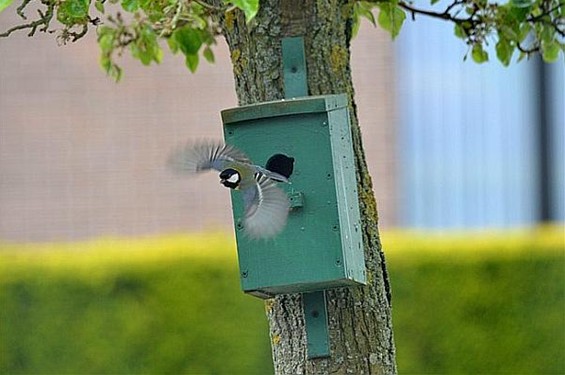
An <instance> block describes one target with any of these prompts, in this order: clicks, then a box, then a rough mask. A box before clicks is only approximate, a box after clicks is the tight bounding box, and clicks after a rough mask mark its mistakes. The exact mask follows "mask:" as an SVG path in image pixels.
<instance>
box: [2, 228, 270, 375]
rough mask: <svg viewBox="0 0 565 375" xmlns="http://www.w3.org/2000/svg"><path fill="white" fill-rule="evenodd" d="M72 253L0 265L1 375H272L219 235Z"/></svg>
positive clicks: (251, 303)
mask: <svg viewBox="0 0 565 375" xmlns="http://www.w3.org/2000/svg"><path fill="white" fill-rule="evenodd" d="M148 242H149V243H150V244H148ZM160 242H163V243H164V245H162V247H161V245H160V244H159V243H160ZM60 246H63V247H67V249H65V250H63V251H58V250H55V252H53V251H50V250H49V249H50V248H58V247H60ZM71 246H72V245H56V244H53V245H48V246H44V247H40V249H39V250H38V251H33V252H32V253H30V252H29V251H27V252H26V249H22V250H23V252H24V254H20V255H19V256H14V255H11V256H7V255H5V256H2V257H1V258H0V263H2V264H1V265H0V306H1V308H0V373H5V374H183V373H187V374H254V373H255V374H268V373H272V365H271V359H270V358H271V354H270V348H269V339H268V328H267V323H266V318H265V316H264V307H263V303H262V302H261V301H259V300H257V299H255V298H252V297H250V296H246V295H243V294H242V293H241V292H240V291H239V277H238V272H237V269H236V267H235V259H234V258H235V255H234V251H235V250H234V245H233V243H232V241H230V240H228V239H226V238H225V236H224V237H223V238H222V236H219V237H218V238H216V237H215V236H203V237H200V238H193V237H191V238H182V237H176V238H175V239H171V238H167V239H163V241H160V240H159V239H150V240H136V241H125V240H122V241H119V240H115V241H97V242H96V243H88V244H75V245H74V246H76V247H77V249H76V251H75V252H69V251H68V250H69V249H68V247H71ZM45 247H47V249H45ZM85 247H86V248H88V249H87V250H84V248H85ZM98 248H99V250H98ZM120 249H123V251H122V250H120ZM11 250H12V251H10V253H11V254H14V251H13V249H11ZM81 250H82V251H81ZM161 252H162V253H161Z"/></svg>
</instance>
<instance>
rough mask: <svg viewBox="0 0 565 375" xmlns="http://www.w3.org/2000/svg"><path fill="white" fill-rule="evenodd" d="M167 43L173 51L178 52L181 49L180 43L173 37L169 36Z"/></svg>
mask: <svg viewBox="0 0 565 375" xmlns="http://www.w3.org/2000/svg"><path fill="white" fill-rule="evenodd" d="M167 44H168V45H169V49H170V50H171V52H172V53H173V55H174V54H176V53H177V52H178V51H179V45H178V43H177V40H176V39H175V38H173V37H169V38H167Z"/></svg>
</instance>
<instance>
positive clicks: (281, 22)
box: [219, 0, 396, 374]
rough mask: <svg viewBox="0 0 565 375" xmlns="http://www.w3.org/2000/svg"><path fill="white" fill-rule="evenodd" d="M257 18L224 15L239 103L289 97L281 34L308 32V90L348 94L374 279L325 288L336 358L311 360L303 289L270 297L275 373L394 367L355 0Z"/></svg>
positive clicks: (276, 10)
mask: <svg viewBox="0 0 565 375" xmlns="http://www.w3.org/2000/svg"><path fill="white" fill-rule="evenodd" d="M260 6H261V8H260V10H259V13H258V15H257V17H256V18H255V19H254V20H252V21H251V22H249V23H246V22H245V19H244V17H243V14H242V13H241V12H239V11H230V12H227V13H223V14H221V15H219V21H220V25H221V27H222V33H223V35H224V36H225V38H226V40H227V43H228V45H229V48H230V53H231V60H232V64H233V71H234V78H235V88H236V93H237V97H238V99H239V103H240V105H244V104H251V103H256V102H262V101H268V100H276V99H282V98H284V87H283V73H282V55H281V40H282V38H284V37H287V36H299V35H300V36H303V37H304V43H305V52H306V60H307V72H308V89H309V94H310V95H324V94H337V93H345V94H347V95H348V97H349V102H350V113H351V125H352V136H353V143H354V153H355V158H356V163H357V184H358V192H359V204H360V210H361V216H362V223H363V225H362V228H363V240H364V246H365V262H366V266H367V278H368V283H367V285H366V286H364V287H356V288H341V289H334V290H330V291H328V292H327V301H328V319H329V331H330V350H331V357H329V358H320V359H313V360H308V358H307V352H306V335H305V330H304V314H303V310H302V299H301V295H300V294H292V295H281V296H277V297H276V298H273V299H270V300H267V301H266V304H265V305H266V311H267V316H268V320H269V325H270V337H271V344H272V352H273V361H274V368H275V373H276V374H347V373H351V374H396V359H395V347H394V340H393V331H392V316H391V300H390V288H389V282H388V275H387V271H386V264H385V259H384V255H383V252H382V249H381V243H380V239H379V232H378V227H377V221H378V218H377V206H376V202H375V198H374V193H373V187H372V182H371V177H370V176H369V173H368V169H367V164H366V160H365V153H364V151H363V145H362V140H361V132H360V129H359V124H358V119H357V111H356V107H355V102H354V90H353V84H352V80H351V68H350V50H349V42H350V39H351V26H352V25H351V16H352V12H353V1H347V0H320V1H314V0H306V1H297V0H278V1H277V0H262V1H261V2H260Z"/></svg>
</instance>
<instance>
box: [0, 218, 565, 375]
mask: <svg viewBox="0 0 565 375" xmlns="http://www.w3.org/2000/svg"><path fill="white" fill-rule="evenodd" d="M564 241H565V239H564V234H563V228H562V227H560V228H550V229H545V230H537V231H529V232H520V233H508V232H504V233H498V234H493V235H484V234H482V235H480V236H471V235H469V234H463V235H456V236H448V237H432V238H430V236H423V235H419V234H412V233H406V232H402V233H385V234H384V235H383V244H384V246H385V251H386V252H387V254H388V262H389V272H390V275H391V281H392V286H393V313H394V328H395V336H396V344H397V352H398V365H399V371H400V373H405V374H421V373H445V374H457V373H461V374H463V373H466V374H478V373H512V374H515V373H521V374H543V373H555V374H562V373H565V359H564V356H563V353H564V352H565V314H564V309H565V275H564V273H565V256H564V247H565V243H564ZM271 372H272V365H271V359H270V349H269V339H268V328H267V324H266V319H265V317H264V307H263V304H262V303H261V301H260V300H257V299H255V298H253V297H250V296H246V295H244V294H242V293H241V292H240V290H239V278H238V271H237V266H236V257H235V249H234V243H233V240H232V239H231V238H229V237H226V236H225V235H221V234H206V235H191V236H168V237H158V238H147V239H136V240H124V239H122V240H111V239H101V240H98V241H91V242H85V243H74V244H41V245H10V244H0V373H5V374H32V373H33V374H71V373H72V374H141V373H144V374H181V373H187V374H268V373H271Z"/></svg>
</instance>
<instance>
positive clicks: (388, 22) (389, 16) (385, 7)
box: [377, 3, 406, 39]
mask: <svg viewBox="0 0 565 375" xmlns="http://www.w3.org/2000/svg"><path fill="white" fill-rule="evenodd" d="M378 6H379V8H380V12H379V17H378V18H377V21H378V22H379V25H380V26H381V27H382V28H383V29H385V30H387V31H388V32H390V34H391V36H392V39H394V38H396V36H397V35H398V33H399V32H400V28H401V27H402V24H403V23H404V20H405V19H406V13H404V11H403V10H402V9H400V8H398V7H397V6H396V5H394V4H393V3H379V4H378Z"/></svg>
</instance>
